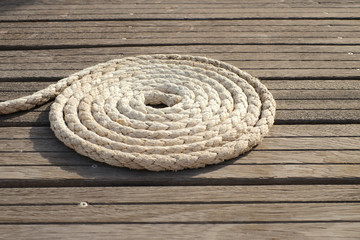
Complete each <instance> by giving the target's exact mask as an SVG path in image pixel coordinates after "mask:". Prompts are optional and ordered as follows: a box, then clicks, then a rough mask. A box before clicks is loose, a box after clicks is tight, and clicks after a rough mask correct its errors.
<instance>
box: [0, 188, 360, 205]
mask: <svg viewBox="0 0 360 240" xmlns="http://www.w3.org/2000/svg"><path fill="white" fill-rule="evenodd" d="M0 193H1V196H2V197H1V199H0V204H1V205H29V204H32V205H44V204H52V205H54V204H57V205H64V204H72V205H76V204H79V203H80V202H83V201H85V202H87V203H89V204H90V205H91V204H103V205H104V204H150V203H151V204H154V203H158V204H165V203H167V204H171V203H173V204H183V203H231V202H237V203H249V202H253V203H266V202H267V203H275V202H289V203H290V202H301V203H306V202H357V201H360V186H359V185H272V186H172V187H166V186H160V187H156V186H153V187H151V186H150V187H137V186H133V187H81V188H80V187H77V188H1V189H0ZM19 196H22V197H19ZM59 196H61V197H59ZM119 196H121V197H119Z"/></svg>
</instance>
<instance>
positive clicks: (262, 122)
mask: <svg viewBox="0 0 360 240" xmlns="http://www.w3.org/2000/svg"><path fill="white" fill-rule="evenodd" d="M56 96H57V97H56ZM55 97H56V100H55V102H54V103H53V104H52V106H51V111H50V115H49V117H50V124H51V129H52V130H53V131H54V133H55V135H56V137H57V138H59V139H60V140H61V141H62V142H64V144H65V145H66V146H68V147H70V148H72V149H74V150H75V151H77V152H78V153H80V154H82V155H84V156H88V157H90V158H92V159H94V160H96V161H100V162H105V163H108V164H110V165H114V166H119V167H128V168H131V169H148V170H152V171H163V170H173V171H176V170H181V169H186V168H199V167H204V166H205V165H208V164H216V163H220V162H223V161H224V160H227V159H231V158H234V157H237V156H239V155H240V154H242V153H244V152H246V151H248V150H250V149H251V148H253V147H254V146H255V145H257V144H258V143H259V142H260V141H261V139H262V138H263V136H264V135H266V134H268V132H269V128H270V127H271V126H272V125H273V122H274V117H275V101H274V99H273V97H272V95H271V93H270V92H269V91H268V90H267V88H266V87H265V86H264V85H263V84H262V83H261V82H260V81H259V80H258V79H256V78H254V77H252V76H250V75H249V74H247V73H245V72H243V71H241V70H239V69H238V68H236V67H234V66H231V65H229V64H226V63H223V62H220V61H217V60H213V59H209V58H205V57H193V56H181V55H144V56H137V57H128V58H123V59H115V60H111V61H109V62H106V63H101V64H98V65H96V66H93V67H90V68H87V69H84V70H82V71H80V72H77V73H75V74H72V75H70V76H69V77H67V78H64V79H62V80H60V81H59V82H57V83H55V84H52V85H50V86H49V87H47V88H46V89H43V90H41V91H39V92H36V93H34V94H33V95H30V96H27V97H23V98H19V99H15V100H9V101H6V102H2V103H0V114H7V113H12V112H16V111H19V110H26V109H30V108H33V107H35V106H37V105H40V104H43V103H45V102H47V101H49V100H50V99H52V98H55ZM156 104H165V105H166V107H163V108H154V107H153V106H151V105H156Z"/></svg>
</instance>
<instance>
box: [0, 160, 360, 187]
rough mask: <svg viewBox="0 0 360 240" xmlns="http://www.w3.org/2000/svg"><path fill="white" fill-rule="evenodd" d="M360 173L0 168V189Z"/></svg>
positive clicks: (318, 178)
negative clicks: (175, 171)
mask: <svg viewBox="0 0 360 240" xmlns="http://www.w3.org/2000/svg"><path fill="white" fill-rule="evenodd" d="M94 164H95V165H94ZM93 166H96V167H93ZM359 172H360V165H358V164H265V165H256V164H255V165H254V164H244V165H238V164H234V165H216V166H207V167H206V168H203V169H197V170H184V171H180V172H178V173H172V172H160V173H156V172H148V171H131V170H128V169H123V168H116V167H111V166H105V165H103V164H99V163H96V162H93V165H91V166H46V165H41V166H22V165H20V166H0V179H1V181H0V186H1V187H37V186H42V187H54V186H66V187H70V186H72V187H74V186H134V185H142V186H153V185H161V186H170V185H181V186H186V185H248V184H257V185H258V184H349V183H351V184H359V182H360V176H359Z"/></svg>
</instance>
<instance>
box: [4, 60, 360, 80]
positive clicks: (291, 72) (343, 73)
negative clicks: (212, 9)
mask: <svg viewBox="0 0 360 240" xmlns="http://www.w3.org/2000/svg"><path fill="white" fill-rule="evenodd" d="M109 60H110V59H109ZM89 66H92V65H91V64H90V65H89V64H86V65H85V66H84V68H85V67H89ZM235 66H236V65H235ZM236 67H238V68H240V69H242V70H244V71H246V72H248V73H250V74H251V75H253V76H255V77H257V78H261V79H264V78H271V79H284V78H328V79H331V78H354V79H355V78H358V77H359V73H360V70H358V69H359V68H353V69H347V68H343V69H341V68H340V69H337V68H316V67H315V68H303V69H288V68H280V69H279V68H278V69H253V68H243V67H242V66H241V65H237V66H236ZM81 69H83V68H79V69H76V70H75V69H74V70H67V69H64V70H13V71H3V72H1V76H0V82H1V81H13V80H19V81H28V79H30V80H32V81H34V80H36V79H37V78H39V79H42V78H45V80H49V79H50V80H52V79H59V80H60V79H62V78H64V77H67V76H69V75H70V74H73V73H75V72H77V71H80V70H81Z"/></svg>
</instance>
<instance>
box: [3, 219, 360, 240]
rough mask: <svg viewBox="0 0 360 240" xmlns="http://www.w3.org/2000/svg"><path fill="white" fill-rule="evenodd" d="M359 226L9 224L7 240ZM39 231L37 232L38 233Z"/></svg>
mask: <svg viewBox="0 0 360 240" xmlns="http://www.w3.org/2000/svg"><path fill="white" fill-rule="evenodd" d="M359 227H360V223H358V222H343V223H341V222H330V223H266V224H259V223H253V224H221V223H217V224H88V225H87V224H76V225H74V224H61V225H57V224H36V226H35V225H31V224H25V225H24V224H22V225H16V224H6V225H0V237H3V238H4V239H30V240H31V239H36V240H38V239H52V238H57V237H59V236H61V237H63V238H66V239H104V238H107V239H111V238H121V239H176V240H182V239H183V240H188V239H191V238H196V239H229V240H230V239H234V236H236V238H238V239H263V238H264V236H266V237H267V238H269V239H304V240H312V239H319V240H328V239H356V238H357V237H358V234H359V232H358V229H359ZM34 229H36V230H34Z"/></svg>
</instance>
